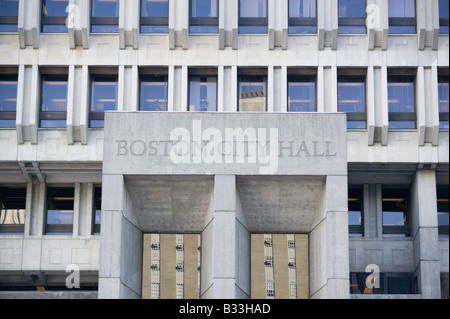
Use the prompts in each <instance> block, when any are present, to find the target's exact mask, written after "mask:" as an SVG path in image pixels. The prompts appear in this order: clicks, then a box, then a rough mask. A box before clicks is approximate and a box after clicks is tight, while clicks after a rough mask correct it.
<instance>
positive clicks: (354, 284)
mask: <svg viewBox="0 0 450 319" xmlns="http://www.w3.org/2000/svg"><path fill="white" fill-rule="evenodd" d="M369 276H370V277H371V278H368V277H369ZM368 279H369V280H370V281H373V282H371V285H370V286H369V285H367V280H368ZM350 293H351V294H364V295H388V294H396V295H411V294H416V293H417V279H416V277H415V275H414V273H387V272H385V273H378V274H374V273H369V272H363V273H361V272H352V273H350Z"/></svg>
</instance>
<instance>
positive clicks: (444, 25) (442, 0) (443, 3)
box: [439, 0, 449, 34]
mask: <svg viewBox="0 0 450 319" xmlns="http://www.w3.org/2000/svg"><path fill="white" fill-rule="evenodd" d="M448 16H449V0H439V33H441V34H448Z"/></svg>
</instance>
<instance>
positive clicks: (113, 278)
mask: <svg viewBox="0 0 450 319" xmlns="http://www.w3.org/2000/svg"><path fill="white" fill-rule="evenodd" d="M142 244H143V235H142V231H141V230H140V229H139V227H138V223H137V220H136V216H135V214H134V211H133V207H132V204H131V200H130V198H129V195H128V191H127V189H126V186H125V181H124V178H123V176H122V175H104V176H103V197H102V236H101V243H100V247H101V248H100V269H99V291H98V296H99V299H138V298H140V297H141V284H142V279H141V277H142Z"/></svg>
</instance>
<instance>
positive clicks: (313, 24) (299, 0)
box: [289, 0, 317, 34]
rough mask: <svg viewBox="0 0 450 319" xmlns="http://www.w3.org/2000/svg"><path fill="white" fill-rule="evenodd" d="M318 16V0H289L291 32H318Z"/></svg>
mask: <svg viewBox="0 0 450 319" xmlns="http://www.w3.org/2000/svg"><path fill="white" fill-rule="evenodd" d="M316 18H317V15H316V0H289V33H291V34H295V33H297V34H301V33H316V32H317V19H316Z"/></svg>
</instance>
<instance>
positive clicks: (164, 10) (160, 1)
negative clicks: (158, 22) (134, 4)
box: [141, 0, 169, 18]
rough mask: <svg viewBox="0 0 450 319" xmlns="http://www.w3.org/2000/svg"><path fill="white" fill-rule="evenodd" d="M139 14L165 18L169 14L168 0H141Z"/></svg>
mask: <svg viewBox="0 0 450 319" xmlns="http://www.w3.org/2000/svg"><path fill="white" fill-rule="evenodd" d="M141 16H142V17H148V18H151V17H153V18H166V17H168V16H169V0H142V1H141Z"/></svg>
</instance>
